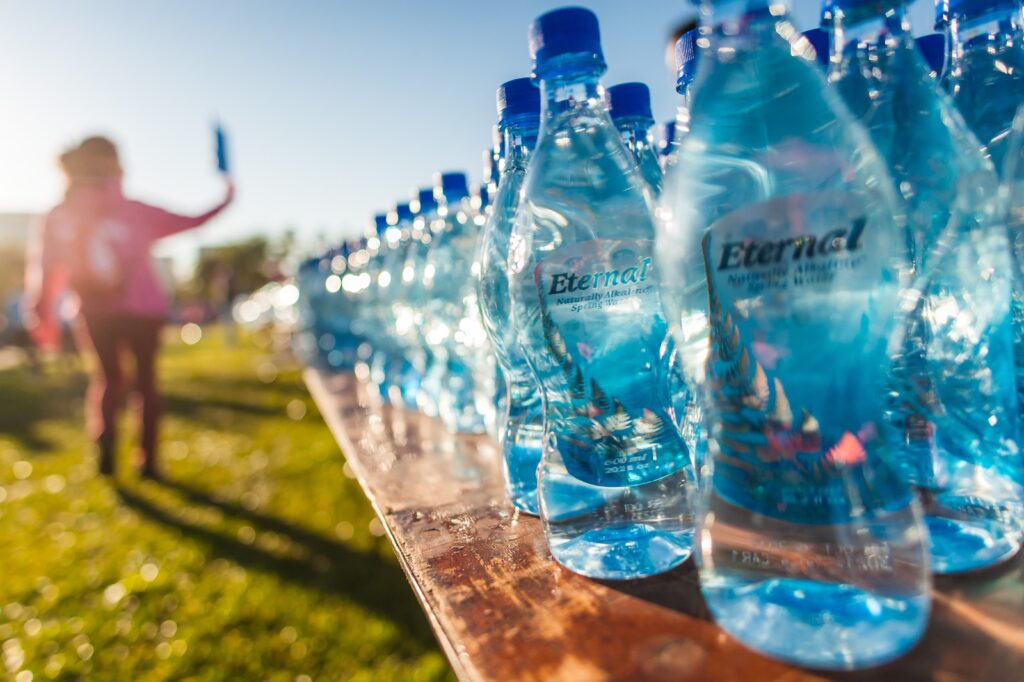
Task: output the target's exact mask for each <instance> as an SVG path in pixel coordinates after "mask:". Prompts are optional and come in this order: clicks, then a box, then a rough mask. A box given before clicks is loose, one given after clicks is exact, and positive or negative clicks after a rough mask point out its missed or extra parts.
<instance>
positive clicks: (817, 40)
mask: <svg viewBox="0 0 1024 682" xmlns="http://www.w3.org/2000/svg"><path fill="white" fill-rule="evenodd" d="M849 1H850V0H836V5H837V6H840V7H841V6H842V5H843V4H844V2H849ZM803 35H804V38H807V40H808V42H810V43H811V47H813V48H814V56H815V58H816V59H817V60H818V65H819V66H828V59H829V54H828V51H829V46H830V43H831V42H832V34H831V33H829V32H828V31H823V30H822V29H820V28H812V29H810V30H809V31H804V34H803Z"/></svg>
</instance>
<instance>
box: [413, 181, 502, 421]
mask: <svg viewBox="0 0 1024 682" xmlns="http://www.w3.org/2000/svg"><path fill="white" fill-rule="evenodd" d="M479 229H480V226H479V225H478V224H477V222H476V221H475V220H474V219H473V216H472V214H471V212H470V211H469V210H468V206H467V205H464V202H461V201H460V202H455V203H453V204H450V205H444V204H442V205H441V206H440V207H439V209H438V220H437V222H436V224H435V225H434V232H433V237H432V240H431V243H430V248H429V250H428V252H427V260H426V265H425V267H424V271H423V285H424V288H425V291H426V295H427V305H426V318H425V327H424V329H425V339H426V342H427V345H428V346H430V348H431V349H432V351H433V354H434V356H435V361H440V362H441V363H442V364H443V367H444V379H443V388H442V391H441V395H440V403H439V405H438V411H439V413H440V417H441V419H442V420H443V421H444V422H445V425H446V426H447V427H448V428H449V429H450V430H452V431H456V432H466V433H483V432H484V431H485V429H486V424H487V417H488V414H489V413H490V412H491V411H492V410H493V409H494V403H493V395H494V393H493V390H491V389H489V387H493V373H491V372H489V371H488V370H489V369H493V365H491V364H489V362H488V360H489V357H490V353H489V346H488V344H487V336H486V332H484V329H483V324H482V323H481V321H480V311H479V306H478V304H477V300H476V287H475V281H476V278H475V275H474V272H475V271H476V270H477V268H478V266H477V265H476V253H477V240H478V239H479Z"/></svg>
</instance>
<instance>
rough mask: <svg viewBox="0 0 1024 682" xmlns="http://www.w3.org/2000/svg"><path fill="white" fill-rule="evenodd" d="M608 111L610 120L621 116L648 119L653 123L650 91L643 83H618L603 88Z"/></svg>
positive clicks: (621, 117)
mask: <svg viewBox="0 0 1024 682" xmlns="http://www.w3.org/2000/svg"><path fill="white" fill-rule="evenodd" d="M605 97H606V98H607V100H608V112H609V113H610V114H611V115H612V120H613V121H616V120H619V119H623V118H643V119H649V120H650V125H654V114H652V113H651V91H650V90H649V89H648V88H647V86H646V85H644V84H643V83H619V84H618V85H613V86H611V87H610V88H608V89H607V90H605Z"/></svg>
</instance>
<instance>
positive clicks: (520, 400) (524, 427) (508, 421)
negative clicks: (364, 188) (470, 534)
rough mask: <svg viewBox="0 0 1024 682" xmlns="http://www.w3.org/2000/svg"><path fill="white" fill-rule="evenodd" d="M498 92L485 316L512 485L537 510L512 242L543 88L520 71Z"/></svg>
mask: <svg viewBox="0 0 1024 682" xmlns="http://www.w3.org/2000/svg"><path fill="white" fill-rule="evenodd" d="M497 99H498V118H499V125H500V126H501V129H502V130H503V134H504V136H505V144H504V148H505V159H504V163H503V165H502V172H501V179H500V181H499V183H498V192H497V195H496V196H495V198H494V211H493V213H492V214H491V217H490V219H489V220H488V221H487V225H486V226H485V227H484V231H483V235H482V236H481V239H480V257H479V261H480V285H479V286H480V290H479V300H480V315H481V317H482V319H483V323H484V328H485V329H486V330H487V335H488V337H489V338H490V340H491V345H492V347H493V348H494V353H495V355H496V357H497V362H498V367H499V368H500V371H501V376H502V379H503V383H504V387H505V400H504V401H503V403H502V406H503V408H504V410H503V412H502V413H501V417H502V418H501V424H502V428H501V429H500V434H499V441H500V443H501V453H502V457H503V460H504V473H505V490H506V491H507V493H508V498H509V500H511V502H512V504H513V505H515V506H516V508H517V509H520V510H522V511H525V512H528V513H530V514H537V513H538V512H537V509H538V507H537V465H538V464H539V463H540V457H541V449H542V445H543V432H544V412H543V410H542V405H541V396H540V389H539V388H538V387H537V381H536V379H535V378H534V376H533V373H532V371H531V370H530V366H529V364H528V363H527V361H526V357H525V355H524V354H523V348H522V346H520V344H519V339H518V338H517V335H516V327H515V322H514V321H513V317H512V300H511V298H510V296H509V281H508V243H509V238H510V237H511V236H512V226H513V225H514V223H515V215H516V208H517V207H518V206H519V191H520V189H521V188H522V186H523V177H524V176H525V174H526V165H527V163H528V161H529V157H530V154H531V153H532V152H533V148H534V145H535V144H536V143H537V128H538V126H539V125H540V93H539V91H538V90H537V88H535V87H534V85H533V83H532V82H531V81H530V79H529V78H517V79H516V80H512V81H508V82H507V83H504V84H502V86H501V87H500V88H498V97H497Z"/></svg>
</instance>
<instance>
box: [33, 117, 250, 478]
mask: <svg viewBox="0 0 1024 682" xmlns="http://www.w3.org/2000/svg"><path fill="white" fill-rule="evenodd" d="M58 163H59V166H60V169H61V171H62V172H63V174H64V176H65V179H66V182H67V185H66V186H67V189H66V192H65V194H64V199H63V201H61V203H60V204H58V205H57V206H56V207H55V208H54V209H53V210H51V211H50V212H49V213H48V214H47V215H46V216H45V217H44V218H43V220H42V221H41V224H40V226H39V229H38V230H37V231H36V234H35V235H34V236H33V239H32V241H31V242H30V244H29V247H28V268H27V271H26V295H27V299H28V300H27V307H26V313H27V314H26V322H27V324H28V326H29V328H30V329H31V330H32V335H33V338H34V340H35V341H36V342H37V343H38V344H39V345H41V346H53V345H56V344H57V343H59V339H60V324H59V320H58V319H57V316H56V310H55V305H54V303H55V301H56V299H57V298H58V297H59V295H60V293H61V292H62V291H63V290H64V289H65V286H67V287H68V288H70V289H71V290H72V291H73V292H74V293H75V294H76V295H77V298H78V314H77V318H76V320H75V332H76V334H75V337H76V342H77V345H78V347H79V349H80V350H81V352H82V353H83V354H85V355H91V356H92V357H93V359H94V361H95V362H94V363H93V365H94V370H93V376H92V378H91V381H90V384H89V389H88V393H87V394H86V417H87V423H88V429H89V433H90V436H91V437H92V438H94V439H95V441H96V443H97V445H98V448H99V471H100V473H102V474H104V475H112V474H113V473H114V452H115V446H116V426H117V417H118V413H119V412H120V408H121V407H122V405H123V403H124V396H125V382H124V378H123V372H122V366H121V361H122V355H123V354H125V353H128V354H130V355H132V356H133V359H134V365H135V389H136V391H137V392H138V394H139V396H140V398H141V407H142V409H141V424H140V432H141V433H140V443H139V445H140V447H139V452H140V460H141V462H140V463H141V467H142V474H143V475H144V476H147V477H153V478H157V477H159V475H160V471H159V468H158V464H157V423H158V419H159V414H160V396H159V394H158V392H157V387H156V355H157V350H158V347H159V340H160V332H161V330H162V328H163V326H164V323H165V321H166V319H167V316H168V313H169V302H168V298H167V295H166V293H165V292H164V291H163V289H162V288H161V285H160V283H159V279H158V277H157V275H156V273H155V272H154V270H153V266H152V264H151V259H150V248H151V247H152V245H153V243H154V242H156V241H157V240H159V239H162V238H164V237H167V236H170V235H172V234H176V233H178V232H182V231H184V230H189V229H192V228H195V227H199V226H200V225H202V224H203V223H205V222H207V221H208V220H210V219H211V218H213V217H214V216H216V215H217V214H218V213H220V212H221V211H223V210H224V209H225V208H226V207H227V206H228V205H229V204H230V203H231V201H232V199H233V198H234V185H233V183H232V181H231V180H230V179H229V178H226V185H227V187H226V193H225V197H224V199H223V201H221V202H220V204H218V205H217V206H215V207H214V208H212V209H210V210H209V211H207V212H206V213H203V214H202V215H198V216H183V215H176V214H174V213H171V212H169V211H165V210H163V209H161V208H157V207H155V206H149V205H147V204H144V203H142V202H139V201H134V200H131V199H128V198H126V197H125V196H124V194H123V193H122V191H121V181H122V175H123V173H122V170H121V163H120V159H119V156H118V152H117V147H116V146H115V145H114V143H113V142H111V141H110V140H109V139H107V138H105V137H89V138H87V139H85V140H83V141H82V142H81V143H80V144H79V145H78V146H75V147H73V148H71V149H69V150H67V151H66V152H64V153H63V154H61V155H60V157H59V159H58Z"/></svg>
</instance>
